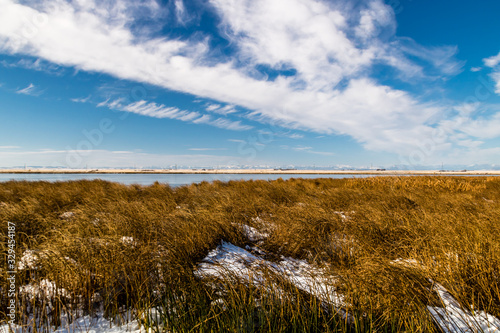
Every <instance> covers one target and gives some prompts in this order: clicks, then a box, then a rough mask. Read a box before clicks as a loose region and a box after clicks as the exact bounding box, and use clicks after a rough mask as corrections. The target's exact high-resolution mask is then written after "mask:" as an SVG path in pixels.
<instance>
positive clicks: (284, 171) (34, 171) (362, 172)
mask: <svg viewBox="0 0 500 333" xmlns="http://www.w3.org/2000/svg"><path fill="white" fill-rule="evenodd" d="M0 174H249V175H255V174H273V175H280V174H283V175H289V174H294V175H300V174H303V175H394V176H398V175H463V176H466V175H474V176H488V175H500V170H463V171H440V170H383V169H382V170H295V169H179V170H175V169H147V170H145V169H89V170H87V169H0Z"/></svg>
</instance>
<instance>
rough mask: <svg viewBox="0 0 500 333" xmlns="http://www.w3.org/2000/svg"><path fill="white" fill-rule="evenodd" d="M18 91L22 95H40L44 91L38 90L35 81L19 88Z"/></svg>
mask: <svg viewBox="0 0 500 333" xmlns="http://www.w3.org/2000/svg"><path fill="white" fill-rule="evenodd" d="M16 93H17V94H22V95H30V96H40V95H41V94H42V91H40V90H38V89H37V88H36V87H35V85H34V84H33V83H30V84H29V85H28V86H27V87H26V88H23V89H19V90H17V91H16Z"/></svg>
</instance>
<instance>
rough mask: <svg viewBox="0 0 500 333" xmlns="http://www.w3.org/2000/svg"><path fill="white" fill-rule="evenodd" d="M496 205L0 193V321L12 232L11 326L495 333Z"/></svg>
mask: <svg viewBox="0 0 500 333" xmlns="http://www.w3.org/2000/svg"><path fill="white" fill-rule="evenodd" d="M499 200H500V179H499V178H495V177H434V176H432V177H430V176H419V177H374V178H362V179H307V180H306V179H291V180H287V181H283V180H276V181H229V182H220V181H215V182H212V183H208V182H202V183H200V184H193V185H189V186H182V187H178V188H171V187H169V186H168V185H165V184H160V183H155V184H154V185H151V186H139V185H130V186H127V185H121V184H118V183H110V182H105V181H99V180H95V181H69V182H55V183H50V182H27V181H10V182H4V183H0V220H1V227H0V233H1V237H2V238H1V240H2V242H1V247H2V249H1V250H2V254H3V258H2V262H1V264H0V267H1V271H0V276H1V280H0V281H1V282H0V287H1V290H0V302H1V304H0V321H2V322H3V323H4V324H5V323H6V322H7V321H8V320H9V318H8V317H7V310H6V309H7V305H8V303H7V302H8V300H9V297H8V296H7V291H8V282H7V277H8V273H7V272H8V267H7V252H8V245H7V244H8V242H7V239H8V238H7V235H8V229H7V226H8V222H11V223H13V224H15V226H16V247H15V254H16V261H17V264H16V265H17V273H16V288H17V292H16V321H15V325H14V326H12V325H11V326H12V327H11V328H13V329H17V330H23V331H31V332H35V331H52V330H54V328H56V327H61V326H62V327H64V326H67V327H70V326H71V325H72V323H75V322H77V320H78V318H81V317H89V318H92V317H98V316H101V317H103V318H106V319H108V320H109V322H110V323H113V324H114V325H119V324H122V323H124V322H127V321H134V322H136V323H137V324H138V325H139V326H141V327H142V328H143V329H146V330H147V329H150V330H152V331H159V332H161V331H166V332H403V331H406V332H442V331H445V332H456V331H459V330H460V329H461V330H462V331H464V332H466V331H467V329H470V332H476V331H481V330H483V331H491V332H496V330H500V327H495V323H498V321H497V320H498V318H500V201H499ZM228 249H237V250H236V252H235V253H236V254H237V253H239V254H241V258H239V257H238V256H237V255H236V254H234V253H233V256H232V257H231V260H229V259H228V260H225V259H224V258H226V257H223V252H224V251H226V254H227V251H228ZM214 251H215V252H214ZM217 251H219V252H217ZM238 251H239V252H238ZM207 256H208V257H207ZM207 258H208V259H207ZM210 258H212V260H210ZM214 258H215V259H214ZM216 258H219V259H221V258H222V259H221V260H218V261H217V260H216ZM245 258H246V259H245ZM248 258H251V259H248ZM224 263H226V264H227V263H230V264H232V265H233V266H232V267H233V268H231V267H224ZM290 263H295V264H296V266H294V267H295V268H296V267H299V266H300V267H302V271H301V272H302V273H301V274H302V275H301V276H298V275H297V274H295V273H293V274H295V275H293V274H292V275H293V276H294V277H295V278H294V279H293V278H290V276H292V275H291V273H290V272H289V271H293V270H294V269H295V268H293V267H292V268H290V267H291V266H290V265H289V264H290ZM295 264H294V265H295ZM287 265H288V266H287ZM292 266H293V265H292ZM287 267H288V268H287ZM234 268H237V269H234ZM305 271H309V273H311V274H310V275H309V276H306V275H304V274H307V272H305ZM313 272H314V274H312V273H313ZM313 275H314V276H313ZM311 281H313V282H311ZM314 281H317V283H314ZM305 282H308V284H307V286H306V283H305ZM324 286H328V288H324ZM322 293H323V294H322ZM326 293H330V294H335V295H337V296H336V301H332V300H331V297H330V296H331V295H325V294H326ZM443 295H445V296H443ZM329 297H330V298H329ZM450 299H451V300H452V301H450ZM450 302H454V304H455V305H456V306H457V307H460V309H461V311H462V313H464V314H467V315H468V316H469V317H467V318H472V322H471V321H470V320H469V321H467V320H464V322H465V323H466V324H467V325H468V326H469V327H468V328H464V326H463V325H462V324H461V323H459V324H460V325H462V326H460V325H459V324H457V323H455V324H454V323H453V322H451V323H450V321H449V320H448V321H447V319H449V318H447V317H446V314H443V313H445V311H444V310H446V309H447V308H448V307H447V305H448V306H449V305H450V304H449V303H450ZM441 310H443V311H444V312H443V311H441ZM440 311H441V312H440ZM436 313H442V314H443V315H442V317H443V318H442V319H443V320H442V321H439V319H438V316H436ZM486 317H487V318H489V319H490V321H491V322H492V323H493V324H491V327H487V326H484V325H483V326H481V325H479V324H478V325H476V324H475V323H474V322H473V321H474V320H476V319H477V318H478V319H477V320H478V321H479V320H481V318H486ZM475 318H476V319H475ZM459 320H460V319H459ZM454 325H455V326H456V328H455V326H454ZM488 325H489V324H488ZM0 326H1V324H0ZM4 327H6V326H4ZM478 327H479V328H478ZM490 328H491V330H490ZM68 330H69V329H68Z"/></svg>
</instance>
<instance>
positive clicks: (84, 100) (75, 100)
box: [70, 95, 104, 106]
mask: <svg viewBox="0 0 500 333" xmlns="http://www.w3.org/2000/svg"><path fill="white" fill-rule="evenodd" d="M70 100H71V101H72V102H75V103H87V102H88V101H89V100H90V95H89V96H87V97H85V98H83V97H81V98H71V99H70ZM99 104H101V103H99ZM101 106H104V104H102V105H101Z"/></svg>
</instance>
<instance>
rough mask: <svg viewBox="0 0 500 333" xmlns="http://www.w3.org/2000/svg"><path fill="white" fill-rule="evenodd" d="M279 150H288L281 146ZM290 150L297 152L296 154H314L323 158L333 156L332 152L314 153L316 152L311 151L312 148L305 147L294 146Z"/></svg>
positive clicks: (286, 147)
mask: <svg viewBox="0 0 500 333" xmlns="http://www.w3.org/2000/svg"><path fill="white" fill-rule="evenodd" d="M281 148H282V149H288V146H282V147H281ZM292 149H293V150H295V151H298V152H304V153H308V154H316V155H323V156H332V155H335V154H334V153H332V152H326V151H316V150H313V147H307V146H296V147H293V148H292Z"/></svg>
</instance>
